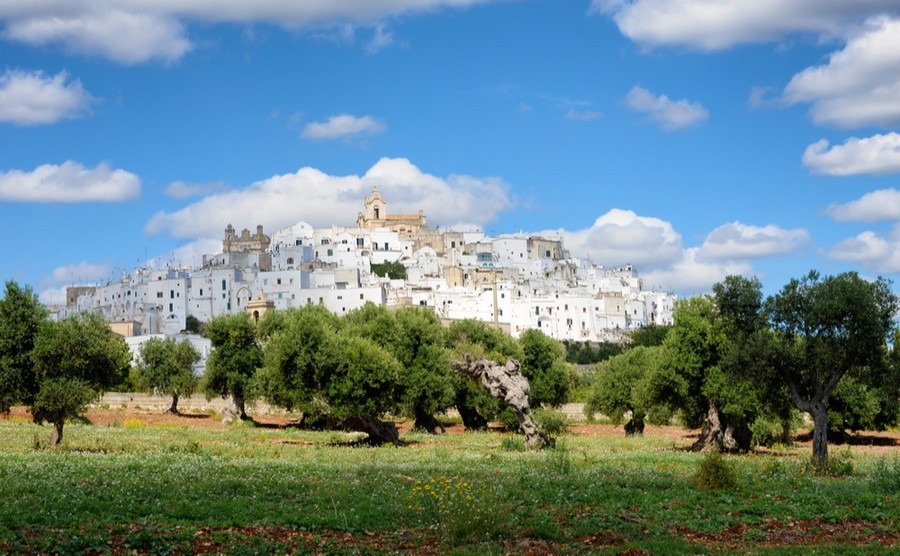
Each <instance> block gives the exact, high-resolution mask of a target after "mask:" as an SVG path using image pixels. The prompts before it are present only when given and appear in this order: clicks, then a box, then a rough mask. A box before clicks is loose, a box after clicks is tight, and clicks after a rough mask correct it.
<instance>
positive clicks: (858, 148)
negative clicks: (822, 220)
mask: <svg viewBox="0 0 900 556" xmlns="http://www.w3.org/2000/svg"><path fill="white" fill-rule="evenodd" d="M803 164H804V166H806V167H807V168H809V169H810V170H811V171H812V172H813V173H815V174H826V175H829V176H853V175H857V174H893V173H896V172H900V134H898V133H894V132H891V133H887V134H885V135H874V136H872V137H867V138H863V139H858V138H856V137H851V138H850V139H848V140H846V141H845V142H844V144H843V145H835V146H833V147H831V148H829V143H828V141H827V140H825V139H822V140H821V141H818V142H816V143H813V144H812V145H810V146H808V147H807V148H806V151H805V152H804V153H803Z"/></svg>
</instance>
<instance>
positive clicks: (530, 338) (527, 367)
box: [519, 329, 576, 408]
mask: <svg viewBox="0 0 900 556" xmlns="http://www.w3.org/2000/svg"><path fill="white" fill-rule="evenodd" d="M519 345H520V346H521V349H522V359H521V360H520V361H519V362H520V363H521V365H522V368H521V370H522V374H523V375H524V376H525V378H527V379H528V383H529V386H530V388H531V392H530V396H531V407H533V408H535V407H542V406H550V407H557V406H560V405H562V404H564V403H567V402H568V401H569V394H570V393H571V392H572V390H573V388H574V385H575V380H576V377H575V372H574V370H572V368H571V367H570V366H569V365H568V364H567V363H566V359H565V352H564V349H563V346H562V344H560V343H559V342H558V341H556V340H554V339H553V338H550V337H549V336H547V335H546V334H544V333H543V332H541V331H540V330H536V329H530V330H526V331H525V332H524V333H523V334H522V336H520V337H519Z"/></svg>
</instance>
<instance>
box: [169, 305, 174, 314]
mask: <svg viewBox="0 0 900 556" xmlns="http://www.w3.org/2000/svg"><path fill="white" fill-rule="evenodd" d="M169 312H170V313H174V312H175V307H174V306H173V304H171V303H169Z"/></svg>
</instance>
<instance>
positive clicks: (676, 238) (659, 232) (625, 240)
mask: <svg viewBox="0 0 900 556" xmlns="http://www.w3.org/2000/svg"><path fill="white" fill-rule="evenodd" d="M553 233H558V234H559V235H561V236H562V237H563V239H564V241H565V244H566V248H567V249H568V250H569V251H571V252H572V253H574V254H575V255H577V256H580V257H589V258H590V259H591V260H592V261H594V262H595V263H597V264H601V265H604V266H621V265H626V264H634V265H636V266H638V267H639V268H658V267H666V266H668V265H670V264H672V263H673V262H675V261H678V260H679V259H681V256H682V244H681V235H680V234H678V233H677V232H676V231H675V229H674V228H673V227H672V224H671V223H669V222H666V221H664V220H660V219H659V218H652V217H646V216H638V215H637V214H636V213H634V212H633V211H630V210H621V209H612V210H610V211H609V212H607V213H606V214H604V215H603V216H601V217H599V218H598V219H597V220H596V221H595V222H594V224H593V225H592V226H591V227H590V228H588V229H586V230H577V231H568V230H557V231H555V232H553Z"/></svg>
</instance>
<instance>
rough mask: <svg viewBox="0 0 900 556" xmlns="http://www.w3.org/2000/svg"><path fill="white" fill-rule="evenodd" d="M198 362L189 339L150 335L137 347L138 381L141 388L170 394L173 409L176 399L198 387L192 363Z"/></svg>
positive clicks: (198, 357) (189, 393)
mask: <svg viewBox="0 0 900 556" xmlns="http://www.w3.org/2000/svg"><path fill="white" fill-rule="evenodd" d="M198 361H200V353H199V352H198V351H197V350H196V349H194V346H193V345H192V344H191V342H190V341H189V340H182V341H181V342H176V341H175V339H174V338H166V339H162V338H150V339H149V340H147V341H146V342H144V344H143V345H141V348H140V362H139V363H138V365H137V367H136V371H137V377H136V378H137V382H138V384H139V385H140V386H141V389H142V390H144V391H147V392H150V393H153V394H156V395H164V396H172V397H173V406H172V408H173V409H177V408H176V406H175V400H177V399H178V398H179V397H186V396H190V395H192V394H193V393H194V389H195V388H196V387H197V382H198V381H197V377H196V376H194V370H193V365H194V363H196V362H198Z"/></svg>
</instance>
